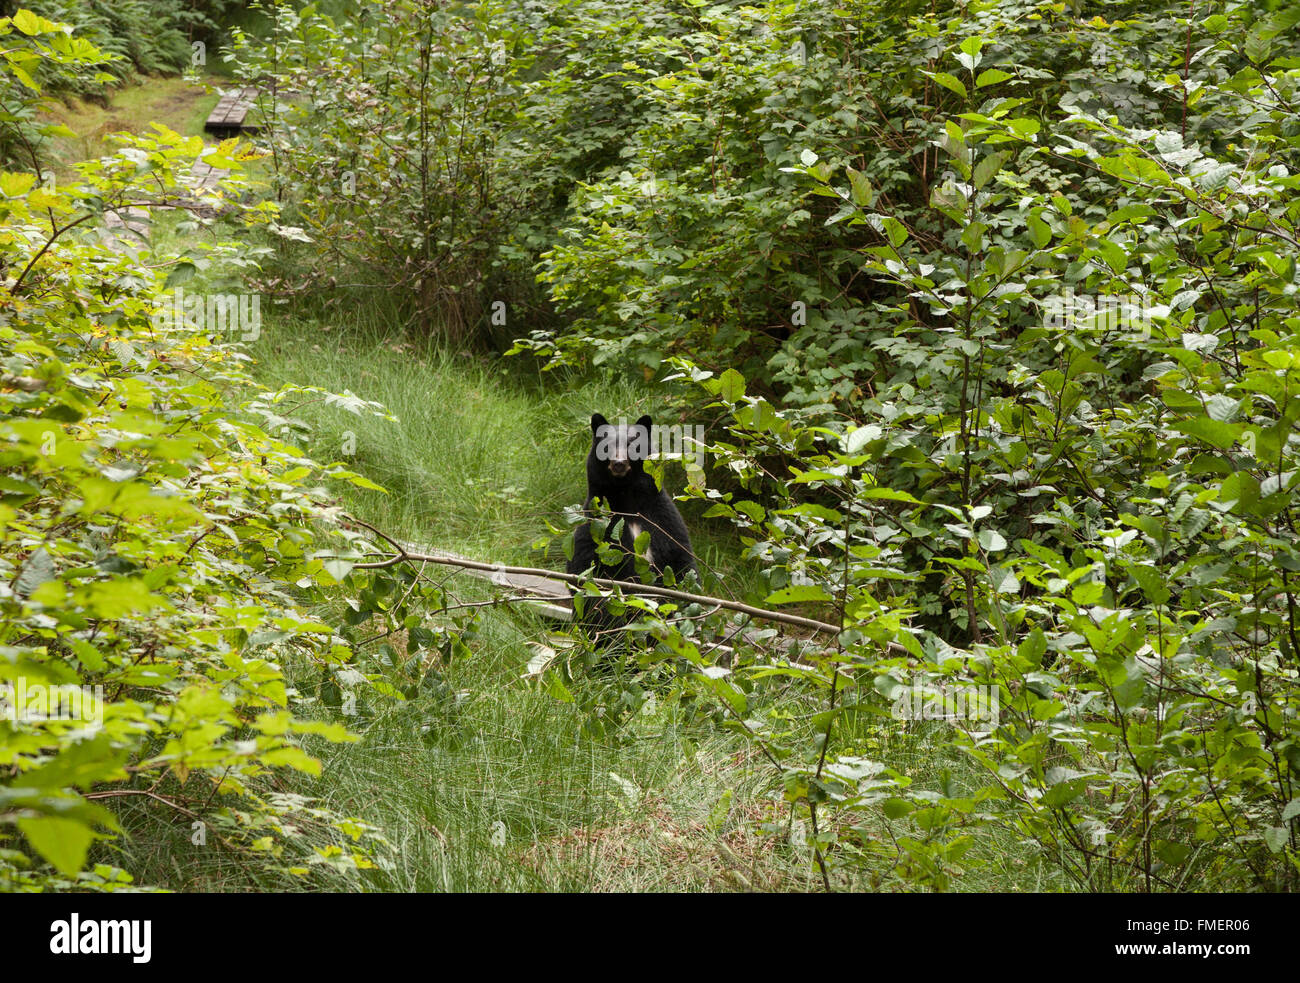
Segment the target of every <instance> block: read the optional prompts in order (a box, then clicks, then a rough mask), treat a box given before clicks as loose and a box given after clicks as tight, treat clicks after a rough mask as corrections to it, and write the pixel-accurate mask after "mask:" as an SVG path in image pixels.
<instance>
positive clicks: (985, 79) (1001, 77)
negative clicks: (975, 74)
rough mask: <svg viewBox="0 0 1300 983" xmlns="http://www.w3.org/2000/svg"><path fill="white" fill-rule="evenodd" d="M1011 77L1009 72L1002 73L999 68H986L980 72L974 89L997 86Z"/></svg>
mask: <svg viewBox="0 0 1300 983" xmlns="http://www.w3.org/2000/svg"><path fill="white" fill-rule="evenodd" d="M1012 77H1013V76H1012V74H1011V73H1010V72H1004V71H1003V70H1002V69H1000V68H986V69H984V71H982V72H980V75H979V78H977V79H976V80H975V88H977V89H982V88H984V87H985V86H986V85H997V84H998V83H999V82H1005V81H1006V80H1007V79H1009V78H1012Z"/></svg>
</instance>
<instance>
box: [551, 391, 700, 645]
mask: <svg viewBox="0 0 1300 983" xmlns="http://www.w3.org/2000/svg"><path fill="white" fill-rule="evenodd" d="M650 433H651V420H650V417H648V416H643V417H641V419H639V420H637V421H636V423H634V424H632V425H630V426H622V427H619V426H614V425H611V424H610V423H609V422H608V421H607V420H606V419H605V418H604V417H603V416H601V415H600V414H599V413H595V414H593V415H592V417H591V450H590V451H588V453H587V501H586V504H585V506H584V508H585V510H586V512H587V514H588V515H589V516H591V515H594V514H595V513H594V512H593V510H592V502H593V500H594V499H597V498H599V499H601V500H602V501H603V502H604V503H605V505H606V507H607V508H608V509H609V510H610V512H612V513H613V516H612V517H611V520H610V526H609V529H610V530H611V531H612V530H613V528H614V524H615V522H616V521H617V520H618V519H620V518H621V519H622V520H623V521H622V530H621V532H620V535H619V543H620V545H621V546H622V549H623V556H622V558H621V559H620V561H619V562H618V563H617V564H607V563H601V562H600V561H599V560H598V558H597V555H596V543H595V541H594V540H593V538H592V534H591V523H590V522H586V523H584V524H583V525H581V526H579V527H578V529H577V531H576V532H575V533H574V537H573V559H571V560H570V561H569V563H568V565H567V567H566V570H567V571H568V572H569V573H582V572H584V571H585V570H587V569H588V568H589V567H591V566H592V565H593V564H594V565H595V570H594V575H595V576H597V577H604V578H608V579H610V580H623V581H627V582H629V583H640V582H641V580H640V578H639V577H638V576H637V571H636V560H635V558H634V555H633V543H634V542H635V540H636V536H637V533H638V532H648V533H649V534H650V545H649V549H648V550H647V554H648V555H647V559H648V560H649V564H650V570H651V572H652V573H653V576H654V582H655V583H656V584H662V583H663V573H664V571H665V570H668V569H670V568H671V570H672V571H673V576H674V577H675V578H676V580H678V581H680V580H681V579H682V578H683V577H685V576H686V574H687V573H689V572H692V571H694V570H695V569H696V566H695V554H694V552H692V550H691V537H690V534H689V533H688V532H687V531H686V523H685V522H683V521H682V516H681V513H680V512H678V511H677V506H676V505H674V504H673V500H672V498H671V497H670V496H669V495H668V493H667V492H665V491H662V490H661V489H660V488H659V486H658V485H657V484H655V480H654V478H652V477H651V476H650V475H648V474H646V472H645V468H644V465H643V461H644V460H645V458H646V456H647V455H648V454H649V453H650ZM587 607H588V609H589V612H590V613H588V614H586V615H584V617H583V619H582V620H583V622H584V623H586V624H587V625H588V626H593V627H600V628H608V627H610V626H611V624H612V623H613V621H612V619H611V618H609V617H608V616H607V615H606V614H605V613H604V611H603V610H602V608H601V606H600V605H595V604H591V603H588V604H587Z"/></svg>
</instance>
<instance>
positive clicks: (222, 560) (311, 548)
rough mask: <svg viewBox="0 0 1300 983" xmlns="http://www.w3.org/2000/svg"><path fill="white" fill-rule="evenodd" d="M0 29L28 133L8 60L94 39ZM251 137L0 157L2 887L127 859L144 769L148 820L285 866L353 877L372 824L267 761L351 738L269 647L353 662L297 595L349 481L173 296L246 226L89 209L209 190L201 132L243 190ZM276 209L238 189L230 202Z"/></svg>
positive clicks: (294, 762) (103, 882)
mask: <svg viewBox="0 0 1300 983" xmlns="http://www.w3.org/2000/svg"><path fill="white" fill-rule="evenodd" d="M0 36H3V37H4V40H5V52H4V58H5V63H6V65H7V66H8V70H7V71H6V72H5V73H4V75H3V85H4V86H5V90H6V96H7V98H6V100H5V104H6V106H13V105H16V104H17V103H18V102H19V101H21V102H22V103H23V104H24V106H25V112H24V113H21V114H15V115H13V116H9V117H7V118H6V119H5V120H4V121H3V123H4V126H5V127H6V128H7V129H9V130H10V131H11V132H10V134H9V136H10V137H11V139H12V140H13V142H15V143H18V144H22V145H24V146H27V147H34V146H36V145H37V143H38V141H39V139H40V136H41V135H42V130H47V129H49V128H48V127H40V126H36V125H35V124H33V123H32V122H31V117H32V113H31V109H32V106H33V105H34V104H35V102H36V100H37V96H38V94H39V89H38V88H37V84H36V83H35V82H34V81H33V78H34V77H36V76H38V72H35V71H30V70H27V71H24V70H23V69H24V67H26V66H32V65H33V64H34V63H38V62H41V61H44V60H53V61H57V62H59V64H60V65H62V66H64V67H65V68H70V69H76V68H77V67H78V66H81V67H82V70H85V66H93V65H95V64H98V63H100V61H102V54H101V53H100V52H98V51H96V50H95V49H94V48H93V46H91V45H88V44H85V43H76V42H75V41H74V42H70V41H69V39H68V38H67V36H66V34H65V33H64V30H63V28H62V27H61V26H60V25H56V24H54V23H52V22H49V21H46V20H44V19H42V18H38V17H36V16H34V15H32V14H30V13H29V12H19V13H18V14H17V15H15V17H14V18H13V19H12V20H11V19H3V20H0ZM33 90H35V91H33ZM249 156H250V155H249V152H248V148H246V147H240V146H239V145H237V144H236V142H235V141H227V142H226V143H223V144H221V145H220V146H215V147H205V146H204V144H203V142H202V141H201V140H200V139H198V138H183V137H180V136H179V135H177V134H176V133H174V132H171V131H170V130H167V129H166V128H164V127H156V131H155V132H154V133H153V134H151V135H149V136H141V137H127V138H123V140H122V148H121V150H120V151H119V152H118V153H117V154H115V155H114V156H112V157H107V158H104V159H102V160H99V161H92V162H88V163H86V164H83V165H81V174H82V180H81V181H80V182H78V183H73V184H68V185H64V186H60V187H57V188H55V187H53V186H51V185H48V184H43V183H41V182H40V181H39V180H38V172H39V158H37V159H36V160H35V161H34V163H33V169H32V170H28V171H23V170H10V171H4V172H3V173H0V195H2V196H3V198H2V199H0V211H3V218H4V222H3V226H2V227H0V268H2V269H3V271H4V301H5V302H4V305H3V314H2V315H0V373H2V374H0V611H2V612H3V614H2V617H0V624H2V625H3V627H2V628H0V687H3V689H0V693H3V694H4V696H5V705H4V710H5V712H4V714H3V715H0V734H2V735H3V738H2V739H0V764H2V765H3V766H4V778H3V781H2V782H0V882H3V884H4V885H5V886H7V887H9V888H17V889H21V890H37V889H41V888H43V887H62V888H66V887H69V886H74V885H75V886H77V887H83V888H92V889H104V890H116V889H121V888H123V887H125V886H127V885H129V884H130V883H131V881H132V876H131V874H130V872H127V871H122V870H119V869H117V867H116V866H114V865H113V863H112V857H113V853H112V840H113V835H112V834H113V833H122V832H123V827H122V825H121V824H120V823H119V821H118V818H117V815H116V814H117V812H118V810H116V809H115V808H114V806H115V805H116V804H118V803H123V802H126V801H128V800H130V799H134V798H136V797H144V798H147V799H148V800H149V801H151V802H153V803H156V804H159V805H161V806H164V807H165V809H164V810H163V812H164V818H163V819H161V820H159V818H158V813H157V811H156V810H155V811H153V812H149V813H147V815H148V816H150V817H151V818H150V820H149V821H152V822H159V821H162V822H171V821H178V822H181V823H184V824H185V825H186V826H189V827H192V830H193V833H192V838H191V842H193V843H194V844H196V846H201V845H206V846H207V847H208V848H210V849H221V850H223V851H227V852H229V853H231V854H233V855H235V856H238V857H240V858H241V859H242V860H243V861H244V862H245V863H246V864H249V865H251V867H252V868H253V869H258V868H261V869H263V870H265V871H266V872H268V873H275V872H278V874H279V876H280V877H281V878H282V881H283V879H285V878H287V879H290V880H291V879H292V877H291V875H304V874H307V873H309V872H311V871H313V870H315V871H318V872H319V873H320V874H322V875H328V876H333V877H338V878H355V877H356V875H357V873H358V871H360V870H361V869H363V868H365V867H367V866H371V865H372V864H373V862H372V861H371V860H370V859H369V858H368V855H369V853H370V851H371V849H372V847H373V846H382V841H381V840H379V839H376V838H375V837H374V836H373V835H372V834H373V831H372V830H371V829H370V828H369V827H367V826H366V824H364V823H362V822H360V821H359V820H354V819H349V818H347V817H344V816H341V815H336V814H333V813H331V812H329V811H327V810H321V809H318V808H316V807H314V806H312V805H311V803H310V800H308V799H306V798H304V797H302V796H299V795H288V794H283V793H282V792H280V791H278V790H277V789H276V788H275V787H273V785H272V784H271V783H270V780H271V779H272V778H273V777H274V773H275V771H276V769H281V768H291V769H296V770H298V771H302V772H305V773H308V774H315V773H318V772H319V764H318V762H317V761H316V760H315V759H314V758H313V757H312V756H311V755H310V754H309V753H307V751H306V750H305V749H304V747H303V740H304V737H305V736H306V735H319V736H320V737H321V738H324V739H326V740H330V741H340V740H348V739H350V738H349V735H348V734H347V732H346V730H345V729H344V728H343V727H342V726H341V725H340V724H338V723H327V722H324V721H319V720H313V719H311V718H310V716H309V715H308V713H307V711H308V709H309V706H310V704H311V702H312V701H311V700H310V699H309V698H307V697H305V696H303V695H301V694H297V693H296V692H294V691H293V690H291V689H290V688H289V687H288V686H287V685H286V679H285V669H284V666H285V664H286V662H290V661H300V662H305V663H307V664H310V665H314V666H316V667H317V671H318V672H320V673H324V674H326V675H327V676H331V677H332V675H333V674H334V673H336V672H343V673H351V675H350V676H348V678H350V679H353V680H354V684H355V683H357V682H359V683H360V684H361V685H364V684H365V678H364V677H361V676H360V674H359V673H355V671H354V670H352V669H351V668H350V667H349V660H350V658H351V653H350V650H349V648H348V647H347V646H346V644H344V643H343V641H342V640H341V638H340V637H339V636H338V635H336V634H335V632H334V630H333V629H332V628H331V627H330V626H329V625H326V624H322V623H320V622H319V621H317V620H315V619H314V618H312V617H311V616H309V615H308V614H307V613H305V610H304V608H303V606H302V591H303V590H310V589H311V588H312V587H313V586H314V585H316V584H327V585H328V584H334V583H336V581H335V580H334V578H333V577H332V575H331V574H330V572H329V570H328V568H327V566H326V562H327V561H325V560H323V559H320V558H319V557H318V556H317V554H318V553H320V552H321V551H322V550H328V549H329V548H330V547H329V544H330V543H331V542H333V543H334V544H335V545H334V547H333V549H334V550H338V549H339V548H342V549H344V550H346V548H347V541H346V538H340V533H339V531H338V527H337V523H336V516H337V507H336V506H335V505H333V504H332V502H331V497H330V493H329V492H328V491H327V489H326V488H325V484H326V483H327V482H329V481H351V482H357V483H363V484H368V483H366V482H365V481H364V479H362V478H360V477H359V476H356V475H354V474H352V473H350V472H348V471H346V470H345V469H343V468H342V467H340V466H337V465H332V466H328V467H323V466H321V465H319V464H317V463H315V462H313V461H311V460H309V459H306V458H304V457H303V456H302V455H301V453H300V452H299V451H297V450H296V449H295V448H294V447H292V446H291V445H289V444H287V443H285V442H284V441H282V440H280V439H277V438H276V437H274V436H272V435H271V433H270V432H268V431H274V430H277V429H278V428H279V426H280V424H281V423H283V418H282V417H280V416H279V415H278V413H277V409H278V406H277V404H278V403H279V402H280V400H281V399H283V397H284V394H277V393H272V392H268V391H266V390H264V389H261V388H260V387H258V386H256V385H254V384H253V383H252V382H251V380H250V378H249V376H248V375H247V372H246V369H245V365H244V363H245V361H246V356H245V355H243V354H242V352H241V351H240V347H239V345H238V344H237V343H235V342H233V341H232V340H230V339H229V338H225V337H223V336H222V334H221V331H220V330H219V329H218V328H217V327H216V326H214V325H213V324H212V323H210V322H209V323H207V324H206V326H205V325H204V323H203V322H202V321H200V323H199V324H198V325H197V326H196V325H195V324H194V323H192V322H191V321H190V320H187V319H186V318H184V317H182V318H176V317H174V316H166V313H167V312H170V311H172V310H173V308H171V307H169V306H168V305H170V304H171V301H172V298H171V296H170V295H169V294H168V290H169V289H173V288H176V287H178V286H179V285H180V284H182V283H186V282H188V283H190V284H191V286H193V284H194V282H195V281H192V280H190V279H189V278H190V277H192V276H193V275H194V274H195V273H196V271H197V270H198V268H199V267H203V268H205V269H212V270H215V269H219V268H221V267H223V266H225V267H228V268H233V269H236V270H238V269H239V268H240V267H242V266H243V265H245V264H247V263H249V262H250V261H251V258H250V256H249V255H248V253H247V251H246V250H243V249H240V248H238V247H235V246H232V245H229V244H216V245H211V246H209V247H207V248H205V249H203V250H201V251H197V252H195V253H193V254H191V255H189V256H188V257H181V256H177V255H168V254H166V253H163V252H159V253H151V252H150V251H148V250H142V249H140V248H139V246H138V245H134V246H133V245H131V244H130V243H128V242H124V241H120V240H118V239H117V238H115V237H114V236H113V235H106V236H101V235H99V234H97V233H100V232H102V231H104V230H103V218H104V215H105V212H106V210H118V211H120V210H122V209H124V208H125V207H126V206H128V205H131V206H134V207H137V208H144V209H149V208H151V207H152V208H153V209H154V211H153V214H154V216H155V217H158V216H161V215H162V214H163V210H165V209H168V208H176V207H190V208H194V209H196V210H202V209H205V208H211V207H213V206H216V205H218V204H221V196H220V195H217V194H214V193H212V192H205V193H201V194H190V195H188V196H187V195H186V194H185V191H186V189H185V186H184V184H183V177H184V175H185V174H186V173H187V171H188V170H189V169H190V168H191V167H192V166H193V165H194V164H195V162H196V161H198V160H200V159H201V160H202V161H204V162H205V163H207V164H210V165H212V166H214V167H221V168H228V169H230V170H231V172H232V177H230V178H228V179H226V182H225V185H226V187H225V189H224V190H225V192H227V193H229V192H238V191H239V190H240V189H241V188H244V187H246V186H247V185H246V182H245V181H243V180H242V179H241V178H240V177H239V172H240V170H241V168H242V166H243V165H244V163H245V162H246V161H247V160H248V159H249ZM272 214H273V210H268V209H266V208H264V207H261V206H255V207H252V208H249V209H248V210H247V211H246V218H247V219H248V220H249V221H250V222H251V223H265V222H266V221H267V220H268V218H270V217H271V215H272ZM160 307H161V308H162V311H160ZM186 313H187V314H190V313H191V312H190V311H188V310H187V312H186ZM246 327H251V328H253V329H255V327H256V326H255V324H254V325H251V326H250V325H246ZM259 422H260V424H261V425H259ZM356 677H360V678H359V679H358V678H356ZM56 693H58V694H61V699H63V700H64V703H63V705H62V706H60V705H59V704H58V701H57V700H54V699H53V697H54V695H55V694H56ZM126 832H128V833H134V834H136V835H142V836H147V835H148V831H147V829H138V828H136V829H132V830H128V831H126ZM209 838H210V839H209ZM313 847H314V848H315V849H313ZM88 864H89V865H90V866H88Z"/></svg>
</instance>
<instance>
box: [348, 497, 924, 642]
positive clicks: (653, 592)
mask: <svg viewBox="0 0 1300 983" xmlns="http://www.w3.org/2000/svg"><path fill="white" fill-rule="evenodd" d="M348 519H349V520H350V521H352V522H355V523H356V524H357V525H359V526H364V527H365V528H366V529H369V530H370V531H371V532H373V533H374V534H375V535H376V536H379V537H380V538H382V539H383V540H384V541H385V542H387V543H388V544H389V545H390V546H392V548H393V549H394V550H395V551H396V552H395V553H394V555H393V556H391V557H389V558H388V559H386V560H379V561H376V562H373V563H357V564H354V566H355V568H356V569H358V570H382V569H384V568H386V567H392V566H396V565H397V564H399V563H438V564H441V565H443V566H448V567H460V568H462V569H465V570H479V571H484V572H487V573H494V574H503V575H516V576H524V577H542V578H545V579H547V580H555V581H559V582H561V583H566V584H572V585H574V586H575V587H581V586H584V585H586V584H595V585H596V586H598V587H609V588H617V589H620V590H623V591H626V592H628V593H630V594H644V595H649V596H651V597H665V598H669V599H671V600H674V601H683V602H685V603H687V604H702V605H712V606H715V607H718V608H722V609H724V610H727V611H738V612H740V613H741V614H747V615H749V616H750V617H752V618H758V619H760V620H763V621H775V622H778V623H780V624H785V625H795V626H797V627H800V628H807V629H809V630H810V631H814V632H817V633H818V634H822V635H830V636H832V637H834V636H836V635H838V634H839V633H840V631H841V629H840V627H839V626H838V625H832V624H829V623H828V622H825V621H817V620H815V619H813V618H805V617H802V616H801V615H797V614H786V613H785V612H783V611H769V610H767V609H766V608H756V607H754V606H753V605H751V604H742V603H741V602H740V601H730V600H727V599H726V598H721V597H711V596H709V595H708V594H692V593H690V592H689V591H683V590H676V589H675V588H672V587H660V586H658V585H657V584H633V583H628V582H626V581H622V580H609V579H606V578H604V577H584V576H582V575H581V574H571V573H557V572H556V571H554V570H546V569H544V568H541V567H514V566H508V565H507V564H504V563H482V562H480V561H478V560H467V559H465V558H464V557H459V556H451V555H439V554H434V553H423V552H416V551H414V550H411V549H409V548H408V547H407V546H406V545H405V544H403V543H399V542H398V541H397V540H395V539H393V538H392V537H391V536H388V535H387V534H385V533H383V532H380V531H379V530H378V529H376V528H375V527H374V526H372V525H370V524H369V523H368V522H364V521H362V520H361V519H356V518H353V517H351V516H349V517H348ZM887 646H888V648H889V651H890V653H891V654H893V655H905V654H906V652H907V650H906V649H905V648H903V646H901V645H899V644H898V643H897V642H888V643H887Z"/></svg>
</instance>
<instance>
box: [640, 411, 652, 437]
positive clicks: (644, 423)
mask: <svg viewBox="0 0 1300 983" xmlns="http://www.w3.org/2000/svg"><path fill="white" fill-rule="evenodd" d="M636 425H637V426H638V427H645V432H646V436H647V437H648V436H650V428H651V427H652V426H654V424H653V423H652V422H651V420H650V414H649V413H647V414H646V415H645V416H643V417H641V419H639V420H637V421H636Z"/></svg>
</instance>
